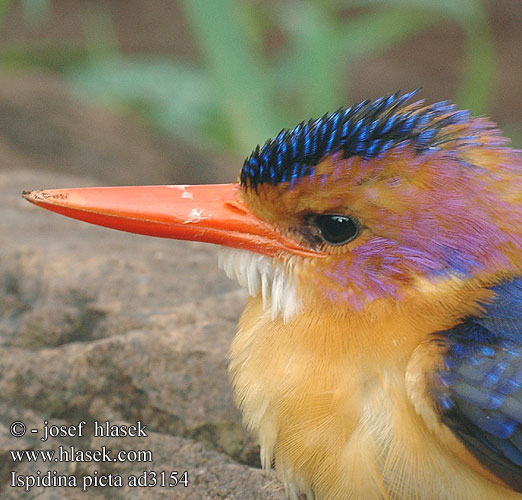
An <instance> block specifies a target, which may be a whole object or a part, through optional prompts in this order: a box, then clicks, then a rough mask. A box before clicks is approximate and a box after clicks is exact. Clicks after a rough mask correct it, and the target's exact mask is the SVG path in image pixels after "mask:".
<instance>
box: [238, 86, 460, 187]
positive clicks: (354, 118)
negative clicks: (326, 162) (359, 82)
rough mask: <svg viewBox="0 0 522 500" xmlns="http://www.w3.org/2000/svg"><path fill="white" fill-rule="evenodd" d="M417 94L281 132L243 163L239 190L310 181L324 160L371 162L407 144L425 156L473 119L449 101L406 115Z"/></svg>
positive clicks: (365, 104) (382, 100)
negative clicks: (451, 128) (450, 130)
mask: <svg viewBox="0 0 522 500" xmlns="http://www.w3.org/2000/svg"><path fill="white" fill-rule="evenodd" d="M417 92H418V90H414V91H413V92H409V93H407V94H403V95H400V94H399V93H395V94H393V95H390V96H385V97H381V98H379V99H376V100H375V101H370V100H369V99H368V100H366V101H363V102H361V103H359V104H357V105H354V106H352V107H350V108H341V109H338V110H337V111H335V112H333V113H330V114H325V115H324V116H322V117H321V118H319V119H316V120H310V121H308V122H302V123H300V124H299V125H297V126H296V127H295V128H294V129H293V130H282V131H281V132H280V133H279V134H277V136H276V137H275V138H274V139H270V140H268V141H267V142H266V143H265V144H264V146H263V147H260V146H257V148H256V149H255V150H254V151H253V152H252V154H251V155H250V156H249V157H248V158H247V159H246V160H245V163H244V165H243V169H242V170H241V175H240V180H241V185H242V186H244V187H248V186H252V187H254V188H256V187H257V186H258V185H260V184H264V183H268V184H272V185H277V184H279V183H281V182H286V181H289V182H290V183H291V184H292V185H293V183H295V182H296V181H297V180H298V179H300V178H301V177H303V176H306V175H312V174H313V172H314V167H315V166H316V165H317V164H318V163H319V162H320V161H321V160H322V159H324V158H325V157H326V156H328V155H330V154H333V153H336V152H339V151H342V153H343V156H344V158H349V157H352V156H361V157H363V158H373V157H376V156H379V155H381V154H383V153H385V152H386V151H388V150H389V149H391V148H392V147H394V146H397V145H399V144H402V143H404V142H406V141H408V142H410V143H411V144H412V145H413V146H414V147H415V148H416V150H417V151H418V152H422V151H424V150H426V149H428V148H431V147H436V146H437V144H440V143H441V142H444V140H445V138H444V137H443V136H441V134H439V132H440V130H441V129H443V128H444V127H446V126H448V125H451V124H453V123H461V122H465V121H468V120H469V119H470V115H469V113H468V112H467V111H455V107H454V106H453V105H451V104H449V103H448V102H445V101H444V102H439V103H436V104H433V105H431V106H426V107H418V106H417V107H415V106H414V107H413V108H412V109H410V110H408V111H405V109H404V108H405V107H406V105H407V101H408V100H409V99H410V98H411V97H412V96H414V95H415V94H416V93H417Z"/></svg>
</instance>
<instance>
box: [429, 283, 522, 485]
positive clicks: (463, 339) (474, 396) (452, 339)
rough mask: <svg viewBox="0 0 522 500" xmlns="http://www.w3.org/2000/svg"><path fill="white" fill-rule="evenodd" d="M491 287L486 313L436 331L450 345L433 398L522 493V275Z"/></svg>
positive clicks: (458, 431)
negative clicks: (441, 330) (490, 297)
mask: <svg viewBox="0 0 522 500" xmlns="http://www.w3.org/2000/svg"><path fill="white" fill-rule="evenodd" d="M492 290H493V291H494V292H495V298H494V300H493V301H492V302H491V303H488V304H483V306H484V311H485V312H484V313H483V314H482V315H480V316H477V317H471V318H467V319H466V320H465V321H463V322H462V323H461V324H459V325H457V326H455V327H454V328H452V329H450V330H446V331H444V332H437V334H438V335H441V336H443V337H445V338H446V339H447V341H448V347H449V348H448V350H447V352H446V355H445V359H444V361H445V369H444V370H443V371H441V372H440V373H439V374H438V377H436V381H437V383H435V385H434V387H433V396H434V397H435V399H436V401H437V402H438V408H439V411H440V413H441V419H442V420H443V421H444V423H445V424H446V425H447V426H448V427H449V428H450V429H451V430H452V431H453V432H454V434H455V435H456V436H457V437H458V438H459V439H460V440H461V441H462V442H463V443H464V444H465V445H466V446H467V447H468V449H469V450H470V451H471V452H472V453H473V454H474V456H475V457H476V458H477V459H478V460H479V461H480V462H481V463H482V464H483V465H485V466H486V467H487V468H489V470H491V471H492V472H493V473H494V474H496V475H497V476H498V477H499V478H500V479H501V480H503V481H504V482H505V483H506V484H508V485H510V486H511V487H512V488H513V489H515V490H516V491H519V492H522V278H514V279H511V280H506V281H504V282H502V283H500V284H499V285H497V286H495V287H494V288H492Z"/></svg>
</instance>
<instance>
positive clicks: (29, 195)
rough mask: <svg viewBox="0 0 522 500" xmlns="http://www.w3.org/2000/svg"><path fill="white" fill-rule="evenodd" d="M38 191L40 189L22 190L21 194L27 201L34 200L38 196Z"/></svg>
mask: <svg viewBox="0 0 522 500" xmlns="http://www.w3.org/2000/svg"><path fill="white" fill-rule="evenodd" d="M38 191H39V190H35V191H25V190H24V191H22V192H21V194H20V196H21V197H22V198H25V199H26V200H27V201H30V202H33V201H35V200H36V198H37V197H38Z"/></svg>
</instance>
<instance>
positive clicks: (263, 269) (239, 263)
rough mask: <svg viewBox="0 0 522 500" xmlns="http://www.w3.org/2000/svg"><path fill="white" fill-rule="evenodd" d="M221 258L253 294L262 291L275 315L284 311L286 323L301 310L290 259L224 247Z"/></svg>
mask: <svg viewBox="0 0 522 500" xmlns="http://www.w3.org/2000/svg"><path fill="white" fill-rule="evenodd" d="M218 262H219V267H220V268H221V269H223V270H224V271H225V273H226V275H227V276H228V277H229V278H230V279H233V280H237V282H238V283H239V284H240V285H241V286H243V287H245V288H246V289H247V290H248V293H249V294H250V295H251V296H252V297H256V296H257V295H258V294H259V293H261V295H262V297H263V309H264V310H265V311H266V310H267V309H270V312H271V317H272V319H275V318H277V316H278V315H281V317H282V318H283V321H284V322H285V323H286V322H288V321H290V320H291V319H292V318H293V317H294V316H295V315H296V314H298V313H299V312H300V311H301V310H302V301H301V299H300V298H299V296H298V293H297V285H296V280H295V279H294V272H293V270H294V269H293V268H294V266H293V263H292V262H291V261H290V262H287V263H286V264H285V263H283V262H280V261H274V259H273V258H271V257H267V256H266V255H261V254H257V253H254V252H250V251H248V250H238V249H235V248H223V249H221V252H220V253H219V261H218Z"/></svg>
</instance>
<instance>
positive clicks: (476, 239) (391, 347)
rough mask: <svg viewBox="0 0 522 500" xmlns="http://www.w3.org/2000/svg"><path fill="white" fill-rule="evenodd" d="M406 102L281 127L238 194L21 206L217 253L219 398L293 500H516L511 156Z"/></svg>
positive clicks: (483, 122)
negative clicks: (220, 283)
mask: <svg viewBox="0 0 522 500" xmlns="http://www.w3.org/2000/svg"><path fill="white" fill-rule="evenodd" d="M413 94H414V93H413V92H412V93H409V94H406V95H400V94H398V93H397V94H394V95H390V96H386V97H383V98H380V99H377V100H375V101H370V100H367V101H364V102H362V103H360V104H358V105H355V106H352V107H349V108H346V109H344V108H343V109H339V110H337V111H335V112H333V113H331V114H327V115H324V116H323V117H322V118H319V119H317V120H310V121H308V122H303V123H300V124H299V125H297V126H296V127H295V128H294V129H293V130H283V131H282V132H280V133H279V134H278V135H277V136H276V137H275V138H274V139H271V140H269V141H267V142H266V143H265V144H264V145H263V146H262V147H257V148H256V149H255V150H254V151H253V153H252V154H251V155H250V156H249V157H248V158H247V159H246V161H245V163H244V166H243V169H242V171H241V174H240V178H239V181H238V182H237V183H233V184H224V185H208V186H207V185H199V186H148V187H113V188H111V187H109V188H84V189H59V190H50V191H33V192H30V193H24V196H25V197H26V198H27V199H28V200H29V201H31V202H33V203H35V204H36V205H39V206H41V207H44V208H47V209H49V210H52V211H55V212H58V213H61V214H64V215H68V216H70V217H74V218H77V219H81V220H84V221H87V222H91V223H94V224H99V225H102V226H107V227H111V228H115V229H120V230H124V231H130V232H135V233H140V234H147V235H153V236H161V237H166V238H177V239H188V240H197V241H205V242H210V243H217V244H219V245H223V246H224V247H226V249H225V250H224V251H223V254H222V256H221V259H220V263H221V266H222V267H223V268H224V270H225V271H226V273H227V274H228V275H229V276H231V277H233V278H237V280H238V281H239V283H240V284H242V285H244V286H245V287H247V288H248V291H249V294H250V295H251V297H250V298H249V299H248V302H247V304H246V308H245V311H244V312H243V314H242V316H241V319H240V321H239V329H238V332H237V335H236V337H235V339H234V341H233V343H232V346H231V350H230V366H229V371H230V376H231V380H232V385H233V388H234V392H235V398H236V402H237V404H238V406H239V407H240V409H241V410H242V412H243V417H244V422H245V424H246V425H247V427H248V428H249V429H250V430H251V431H252V432H253V433H254V434H255V435H256V436H257V438H258V440H259V443H260V446H261V461H262V464H263V467H265V468H269V467H271V466H272V465H273V466H274V467H275V469H276V471H277V474H278V476H279V477H280V479H281V480H282V481H283V483H284V485H285V487H286V491H287V495H288V496H289V498H290V499H292V500H297V499H307V500H312V499H313V500H352V499H353V500H374V499H395V500H410V499H411V500H413V499H424V500H493V499H504V500H507V499H519V500H520V499H522V155H521V153H520V151H516V150H514V149H512V148H510V147H508V145H507V142H508V141H507V140H506V139H505V138H503V137H502V136H501V133H500V132H499V131H498V130H497V129H496V127H495V125H494V124H492V123H491V122H490V121H488V120H487V119H485V118H472V117H471V116H470V114H469V113H468V112H466V111H459V110H457V109H456V108H455V107H454V106H453V105H451V104H449V103H447V102H439V103H436V104H432V105H425V104H424V103H423V102H422V101H418V102H413V103H411V102H410V101H411V97H412V95H413Z"/></svg>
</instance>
